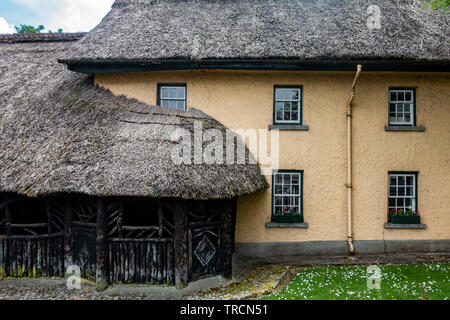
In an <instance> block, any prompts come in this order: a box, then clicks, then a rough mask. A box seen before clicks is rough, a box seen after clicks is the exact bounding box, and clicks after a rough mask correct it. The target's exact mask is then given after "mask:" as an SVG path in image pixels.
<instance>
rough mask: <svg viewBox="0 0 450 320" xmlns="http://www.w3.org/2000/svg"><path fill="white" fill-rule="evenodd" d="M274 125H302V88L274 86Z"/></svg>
mask: <svg viewBox="0 0 450 320" xmlns="http://www.w3.org/2000/svg"><path fill="white" fill-rule="evenodd" d="M274 95H275V97H274V123H276V124H302V87H301V86H275V93H274Z"/></svg>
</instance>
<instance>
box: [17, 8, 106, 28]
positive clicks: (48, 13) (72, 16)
mask: <svg viewBox="0 0 450 320" xmlns="http://www.w3.org/2000/svg"><path fill="white" fill-rule="evenodd" d="M13 1H14V2H16V3H18V4H22V5H25V6H27V7H28V8H30V9H31V10H32V11H33V12H34V13H35V14H36V15H37V16H38V17H39V19H40V20H42V23H40V24H43V25H44V26H45V28H46V30H52V31H56V30H58V29H59V28H62V29H63V30H64V31H65V32H77V31H89V30H91V29H92V28H94V27H95V26H96V25H97V24H99V23H100V21H101V20H102V18H103V17H104V16H105V15H106V14H107V13H108V11H109V10H110V8H111V5H112V3H113V2H114V0H46V1H42V0H13Z"/></svg>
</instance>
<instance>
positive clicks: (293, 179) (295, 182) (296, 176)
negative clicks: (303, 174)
mask: <svg viewBox="0 0 450 320" xmlns="http://www.w3.org/2000/svg"><path fill="white" fill-rule="evenodd" d="M298 177H299V175H298V174H293V175H292V184H298V183H299V179H298Z"/></svg>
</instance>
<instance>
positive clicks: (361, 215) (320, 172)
mask: <svg viewBox="0 0 450 320" xmlns="http://www.w3.org/2000/svg"><path fill="white" fill-rule="evenodd" d="M353 76H354V73H353V72H340V73H336V72H335V73H330V72H292V71H289V72H275V71H220V70H199V71H159V72H145V73H119V74H101V75H96V77H95V81H96V83H97V84H98V85H100V86H102V87H105V88H108V89H110V90H111V91H112V92H113V93H114V94H124V95H126V96H128V97H132V98H136V99H138V100H141V101H144V102H146V103H149V104H152V105H154V104H156V99H157V95H156V91H157V84H158V83H186V84H187V104H188V106H189V107H195V108H197V109H201V110H203V111H204V112H206V113H208V114H209V115H211V116H212V117H214V118H216V119H217V120H219V121H221V122H222V123H223V124H224V125H226V126H228V127H230V128H232V129H250V128H252V129H267V127H268V126H269V125H270V124H272V121H273V87H274V85H302V86H303V124H305V125H308V126H309V127H310V129H309V131H280V168H281V169H295V170H304V177H303V182H304V187H303V210H304V217H305V221H306V222H308V223H309V228H307V229H275V228H270V229H268V228H266V227H265V222H267V221H269V220H270V216H271V190H270V189H268V190H265V191H260V192H257V193H255V194H251V195H246V196H242V197H240V199H239V203H238V214H237V223H236V241H237V242H276V241H314V240H344V239H345V238H346V208H347V204H346V188H345V186H344V184H345V180H346V119H345V105H346V102H347V99H348V89H349V88H350V86H351V83H352V81H353ZM400 86H407V87H416V88H417V89H416V93H417V125H423V126H425V128H426V131H425V132H386V131H385V130H384V126H385V125H386V124H387V105H388V102H387V101H388V100H387V99H388V88H389V87H400ZM353 128H354V142H353V150H354V155H353V162H354V184H353V186H354V189H353V190H354V191H353V192H354V200H353V206H354V219H353V222H354V238H355V240H381V239H450V209H449V208H450V75H448V74H426V73H422V74H417V73H383V74H379V73H364V72H363V74H362V75H361V77H360V80H359V82H358V85H357V91H356V98H355V100H354V114H353ZM390 170H398V171H402V170H403V171H419V178H418V206H419V207H418V209H419V211H420V212H421V213H422V222H423V223H425V224H427V229H425V230H417V229H415V230H411V229H410V230H392V229H389V230H386V229H384V227H383V224H384V222H385V220H386V211H387V180H388V178H387V175H388V171H390ZM267 180H268V181H269V183H270V182H271V178H270V177H267Z"/></svg>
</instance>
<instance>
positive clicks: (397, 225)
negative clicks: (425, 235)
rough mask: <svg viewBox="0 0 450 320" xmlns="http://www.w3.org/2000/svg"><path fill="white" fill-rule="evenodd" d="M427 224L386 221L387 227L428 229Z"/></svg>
mask: <svg viewBox="0 0 450 320" xmlns="http://www.w3.org/2000/svg"><path fill="white" fill-rule="evenodd" d="M426 227H427V225H426V224H423V223H417V224H401V223H385V224H384V228H385V229H426Z"/></svg>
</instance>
